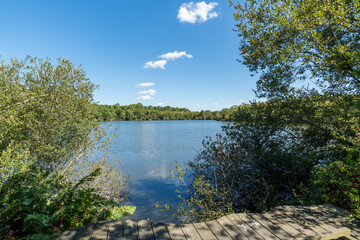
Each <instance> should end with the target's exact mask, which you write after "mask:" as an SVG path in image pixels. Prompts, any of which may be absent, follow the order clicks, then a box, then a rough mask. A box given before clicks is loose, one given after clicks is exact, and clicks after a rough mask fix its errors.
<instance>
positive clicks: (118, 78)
mask: <svg viewBox="0 0 360 240" xmlns="http://www.w3.org/2000/svg"><path fill="white" fill-rule="evenodd" d="M0 3H1V4H0V22H1V23H2V24H1V27H0V55H1V58H2V59H3V60H5V61H9V60H10V59H11V58H15V57H16V58H20V59H21V58H25V57H26V55H30V56H32V57H40V58H46V57H49V58H51V59H52V60H55V59H57V58H58V57H62V58H66V59H68V60H70V61H71V62H73V63H74V64H75V66H79V65H81V66H82V67H83V68H84V69H85V72H86V74H87V77H89V78H90V80H91V81H92V82H94V83H96V84H98V85H99V88H98V89H97V90H96V91H95V94H94V98H95V101H96V102H98V103H100V104H115V103H119V104H120V105H128V104H134V103H139V102H140V103H142V104H144V105H153V106H155V105H158V106H167V105H169V106H173V107H186V108H189V109H190V110H193V111H199V110H220V109H222V108H228V107H231V106H233V105H239V104H241V103H244V102H249V101H250V100H253V99H254V98H255V95H254V93H253V91H252V89H254V88H255V82H256V79H255V77H251V76H250V72H249V71H248V69H247V68H246V67H245V66H243V65H242V64H241V63H240V62H238V61H237V59H241V56H239V50H238V47H239V38H238V37H237V34H236V32H234V31H233V28H234V27H235V24H236V22H235V20H234V19H233V12H234V9H233V8H232V7H229V3H228V1H227V0H221V1H220V0H219V1H180V0H156V1H149V0H137V1H130V0H128V1H125V0H101V1H100V0H61V1H60V0H57V1H55V0H53V1H48V0H43V1H40V0H31V1H30V0H22V1H20V0H11V1H10V0H7V1H6V0H0Z"/></svg>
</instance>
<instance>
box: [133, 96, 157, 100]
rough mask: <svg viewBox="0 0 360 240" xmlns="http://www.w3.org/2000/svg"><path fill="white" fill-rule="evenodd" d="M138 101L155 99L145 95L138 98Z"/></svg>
mask: <svg viewBox="0 0 360 240" xmlns="http://www.w3.org/2000/svg"><path fill="white" fill-rule="evenodd" d="M136 99H139V100H150V99H153V97H152V96H150V95H144V96H139V97H137V98H136Z"/></svg>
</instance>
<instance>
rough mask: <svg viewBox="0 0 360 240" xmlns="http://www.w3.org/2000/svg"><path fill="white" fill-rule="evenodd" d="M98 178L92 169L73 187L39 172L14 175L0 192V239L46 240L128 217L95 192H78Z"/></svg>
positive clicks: (31, 169) (60, 179) (59, 178)
mask: <svg viewBox="0 0 360 240" xmlns="http://www.w3.org/2000/svg"><path fill="white" fill-rule="evenodd" d="M99 174H100V169H96V170H95V171H94V172H92V173H90V174H89V175H88V176H86V177H84V178H82V179H80V180H79V182H78V183H77V184H75V185H74V184H71V183H64V182H63V181H62V180H63V177H62V176H59V175H57V174H54V173H49V172H48V171H46V170H44V169H41V168H37V169H34V168H29V169H27V170H25V171H18V172H17V173H16V174H14V175H12V176H11V177H10V178H8V179H7V180H6V181H5V182H3V183H2V185H1V188H0V193H1V198H0V237H1V238H11V237H16V238H18V237H26V238H31V239H32V238H35V236H37V237H42V238H44V239H47V238H50V237H53V236H55V235H56V234H57V233H59V232H61V231H64V230H67V229H71V228H76V227H80V226H83V225H86V224H89V223H92V222H97V221H101V220H105V219H115V218H117V217H122V216H126V215H128V214H131V213H132V212H133V211H128V209H126V208H123V207H120V206H119V205H118V203H116V202H113V201H108V200H107V199H105V198H104V197H102V196H101V195H99V194H97V193H96V191H95V189H91V188H86V189H83V188H81V185H82V184H84V183H86V182H91V181H93V180H94V178H96V177H97V176H98V175H99ZM114 206H116V207H114ZM130 210H132V209H130Z"/></svg>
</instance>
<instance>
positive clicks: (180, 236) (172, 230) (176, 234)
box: [166, 223, 186, 240]
mask: <svg viewBox="0 0 360 240" xmlns="http://www.w3.org/2000/svg"><path fill="white" fill-rule="evenodd" d="M166 227H167V229H168V231H169V235H170V238H171V239H172V240H186V237H185V235H184V232H183V231H182V229H181V226H180V225H179V224H173V223H168V224H166Z"/></svg>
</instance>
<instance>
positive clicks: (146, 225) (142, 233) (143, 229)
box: [138, 220, 155, 240]
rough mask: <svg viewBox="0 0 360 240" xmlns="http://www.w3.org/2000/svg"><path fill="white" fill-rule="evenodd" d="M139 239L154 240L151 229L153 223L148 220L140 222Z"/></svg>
mask: <svg viewBox="0 0 360 240" xmlns="http://www.w3.org/2000/svg"><path fill="white" fill-rule="evenodd" d="M138 231H139V239H143V240H154V239H155V238H154V232H153V230H152V227H151V223H150V222H149V221H147V220H139V221H138Z"/></svg>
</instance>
